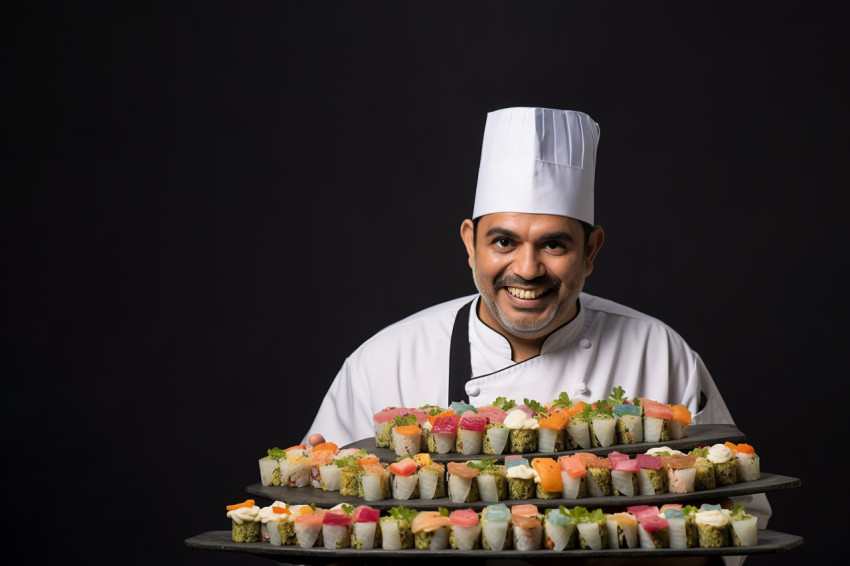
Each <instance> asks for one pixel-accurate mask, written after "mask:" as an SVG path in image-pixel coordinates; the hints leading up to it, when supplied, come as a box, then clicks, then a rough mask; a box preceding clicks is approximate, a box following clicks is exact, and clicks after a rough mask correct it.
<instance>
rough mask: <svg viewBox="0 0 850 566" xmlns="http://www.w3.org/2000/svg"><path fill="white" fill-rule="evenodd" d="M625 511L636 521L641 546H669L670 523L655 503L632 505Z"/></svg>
mask: <svg viewBox="0 0 850 566" xmlns="http://www.w3.org/2000/svg"><path fill="white" fill-rule="evenodd" d="M626 511H628V512H629V513H631V514H632V515H634V516H635V518H636V519H637V522H638V539H639V540H640V547H641V548H670V523H669V522H668V521H667V518H666V517H664V516H663V515H662V514H661V510H660V509H658V506H656V505H633V506H630V507H627V508H626Z"/></svg>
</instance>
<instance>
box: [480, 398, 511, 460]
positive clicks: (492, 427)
mask: <svg viewBox="0 0 850 566" xmlns="http://www.w3.org/2000/svg"><path fill="white" fill-rule="evenodd" d="M507 414H508V413H507V412H505V410H504V409H501V408H499V407H495V406H493V405H484V406H482V407H478V415H479V416H481V417H484V418H486V419H487V425H486V426H485V427H484V440H483V444H482V447H481V451H482V452H483V453H484V454H503V453H504V452H506V451H507V449H508V437H509V436H510V431H509V430H508V428H507V427H506V426H505V417H506V416H507Z"/></svg>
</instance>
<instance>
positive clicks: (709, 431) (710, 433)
mask: <svg viewBox="0 0 850 566" xmlns="http://www.w3.org/2000/svg"><path fill="white" fill-rule="evenodd" d="M726 441H729V442H734V443H735V444H738V443H740V442H745V441H746V436H745V435H744V433H742V432H741V431H740V430H738V427H736V426H735V425H730V424H705V425H691V426H689V427H688V436H687V437H685V438H680V439H678V440H666V441H664V442H638V443H635V444H612V445H611V446H606V447H604V448H587V449H581V450H567V451H564V452H527V453H523V454H522V457H523V458H527V459H528V460H529V461H531V459H532V458H538V457H543V458H545V457H549V458H555V459H556V460H557V459H558V456H562V455H564V454H575V453H576V452H590V453H591V454H599V455H606V454H609V453H610V452H613V451H616V452H621V453H623V454H642V453H644V452H646V451H647V450H649V449H650V448H655V447H659V446H668V447H670V448H673V449H675V450H680V451H682V452H688V451H689V450H692V449H693V448H696V447H697V446H711V445H712V444H718V443H720V444H722V443H724V442H726ZM345 448H362V449H364V450H366V451H367V452H369V453H370V454H374V455H375V456H377V457H378V458H380V459H381V461H383V462H394V461H395V460H396V459H397V458H398V455H397V454H396V453H395V451H394V450H390V449H389V448H378V447H377V446H375V437H369V438H364V439H362V440H358V441H356V442H352V443H351V444H347V445H346V446H345ZM757 452H758V451H757ZM506 455H507V456H510V454H470V455H466V454H458V453H457V452H449V453H447V454H437V453H434V452H431V453H430V456H431V459H432V460H434V461H435V462H456V461H460V460H475V459H482V458H487V459H490V460H494V459H495V460H499V461H502V460H504V459H505V456H506Z"/></svg>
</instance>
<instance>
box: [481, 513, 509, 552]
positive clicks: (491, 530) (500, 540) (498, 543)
mask: <svg viewBox="0 0 850 566" xmlns="http://www.w3.org/2000/svg"><path fill="white" fill-rule="evenodd" d="M513 540H514V537H513V528H512V525H511V512H510V510H509V509H508V507H507V506H506V505H505V504H504V503H494V504H492V505H488V506H487V507H485V508H484V509H482V510H481V548H484V549H485V550H509V549H511V548H513Z"/></svg>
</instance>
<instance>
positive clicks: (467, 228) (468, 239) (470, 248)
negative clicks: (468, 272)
mask: <svg viewBox="0 0 850 566" xmlns="http://www.w3.org/2000/svg"><path fill="white" fill-rule="evenodd" d="M460 239H461V240H463V245H464V246H466V255H467V256H468V257H469V259H468V260H467V261H468V262H469V267H470V268H471V267H472V266H473V265H474V263H475V261H474V258H475V225H474V224H473V223H472V220H470V219H469V218H467V219H466V220H464V221H463V222H461V224H460Z"/></svg>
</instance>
